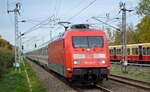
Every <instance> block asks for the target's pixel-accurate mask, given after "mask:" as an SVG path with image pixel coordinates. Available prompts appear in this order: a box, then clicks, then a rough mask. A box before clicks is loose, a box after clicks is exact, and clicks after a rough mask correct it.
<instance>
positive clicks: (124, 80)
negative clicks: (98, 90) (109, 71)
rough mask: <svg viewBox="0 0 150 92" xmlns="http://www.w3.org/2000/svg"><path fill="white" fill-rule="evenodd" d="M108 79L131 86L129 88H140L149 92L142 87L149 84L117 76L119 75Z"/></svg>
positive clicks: (146, 87) (149, 89)
mask: <svg viewBox="0 0 150 92" xmlns="http://www.w3.org/2000/svg"><path fill="white" fill-rule="evenodd" d="M109 79H110V80H113V81H117V82H120V83H124V84H127V85H131V86H134V87H137V88H141V89H144V90H148V91H150V87H148V86H144V85H143V84H145V85H150V83H149V82H144V81H140V80H135V79H131V78H127V77H123V76H119V75H110V76H109Z"/></svg>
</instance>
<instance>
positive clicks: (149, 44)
mask: <svg viewBox="0 0 150 92" xmlns="http://www.w3.org/2000/svg"><path fill="white" fill-rule="evenodd" d="M140 45H142V46H143V45H144V46H145V45H148V46H150V43H138V44H127V46H140ZM121 46H122V45H113V46H109V47H112V48H113V47H121Z"/></svg>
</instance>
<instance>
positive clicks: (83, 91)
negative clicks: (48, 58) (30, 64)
mask: <svg viewBox="0 0 150 92" xmlns="http://www.w3.org/2000/svg"><path fill="white" fill-rule="evenodd" d="M41 67H42V66H41ZM42 68H43V69H45V70H46V71H47V72H49V73H51V74H52V75H53V76H55V77H56V78H57V79H59V80H60V81H62V82H64V83H65V84H66V85H68V86H70V87H71V88H72V89H74V90H76V91H77V92H86V91H87V89H85V88H80V87H78V86H74V85H71V84H70V83H69V81H67V80H66V79H65V78H63V77H61V76H60V75H59V74H56V73H55V72H53V71H51V70H48V69H46V68H44V67H42ZM95 86H96V88H95V89H94V90H93V89H92V90H91V89H89V88H88V91H90V90H91V91H90V92H94V91H96V92H97V91H100V92H113V91H111V90H109V89H108V88H105V87H103V86H101V85H98V84H96V85H95Z"/></svg>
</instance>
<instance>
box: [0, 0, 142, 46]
mask: <svg viewBox="0 0 150 92" xmlns="http://www.w3.org/2000/svg"><path fill="white" fill-rule="evenodd" d="M93 1H94V0H8V4H7V0H0V35H2V37H3V38H4V39H6V40H8V41H10V42H11V43H12V44H14V15H13V13H10V14H7V8H8V9H9V10H12V9H14V8H15V3H16V2H20V3H21V6H22V8H21V11H20V13H21V14H20V16H19V20H26V23H19V31H21V32H22V33H23V32H25V31H28V30H29V29H30V28H31V27H33V26H34V25H36V24H38V23H39V22H40V21H43V20H45V19H47V18H48V17H52V16H53V17H52V18H53V19H54V18H55V19H60V21H68V19H69V18H72V17H73V18H72V19H71V20H69V21H70V22H71V23H73V24H76V23H99V22H97V21H95V20H93V19H91V17H93V16H98V17H106V13H109V14H110V18H115V17H120V18H121V13H120V14H118V13H119V2H121V1H122V2H125V3H126V7H127V8H128V9H135V7H136V6H137V5H138V3H139V0H96V1H95V2H94V3H93V4H92V5H90V6H89V7H88V8H86V9H84V8H85V7H87V6H88V5H89V4H90V3H91V2H93ZM82 9H84V10H83V11H82V12H80V11H81V10H82ZM100 19H101V20H103V21H106V18H100ZM140 19H141V18H140V17H139V16H137V15H136V13H135V11H134V12H132V13H128V14H127V23H128V24H133V25H134V27H135V25H136V24H137V23H139V21H140ZM109 23H110V24H111V25H113V26H116V24H117V23H119V22H118V20H117V22H115V21H114V22H109ZM45 24H51V23H49V22H48V21H47V22H45ZM100 25H103V24H101V23H100ZM43 27H44V28H39V29H38V30H35V31H33V32H31V33H29V34H27V35H26V36H25V37H24V38H23V41H25V42H24V43H26V44H25V45H26V46H29V45H32V44H35V43H39V44H42V43H43V42H45V41H48V40H49V38H50V35H49V34H50V30H52V31H53V35H56V34H58V33H59V30H60V29H63V28H59V30H57V31H56V30H55V28H53V29H52V28H51V27H52V26H50V25H48V26H43ZM47 27H50V28H47Z"/></svg>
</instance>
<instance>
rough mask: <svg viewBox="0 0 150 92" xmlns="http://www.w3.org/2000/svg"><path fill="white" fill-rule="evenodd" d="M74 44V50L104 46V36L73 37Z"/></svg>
mask: <svg viewBox="0 0 150 92" xmlns="http://www.w3.org/2000/svg"><path fill="white" fill-rule="evenodd" d="M72 44H73V47H74V48H80V47H100V48H102V47H103V46H104V40H103V37H102V36H73V37H72Z"/></svg>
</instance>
